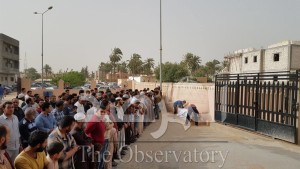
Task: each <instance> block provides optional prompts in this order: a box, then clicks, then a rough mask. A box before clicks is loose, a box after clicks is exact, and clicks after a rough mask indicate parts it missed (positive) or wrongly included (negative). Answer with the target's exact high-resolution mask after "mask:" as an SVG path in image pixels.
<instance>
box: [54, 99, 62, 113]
mask: <svg viewBox="0 0 300 169" xmlns="http://www.w3.org/2000/svg"><path fill="white" fill-rule="evenodd" d="M55 107H56V109H57V110H58V111H62V110H63V109H64V101H62V100H60V101H57V102H56V104H55Z"/></svg>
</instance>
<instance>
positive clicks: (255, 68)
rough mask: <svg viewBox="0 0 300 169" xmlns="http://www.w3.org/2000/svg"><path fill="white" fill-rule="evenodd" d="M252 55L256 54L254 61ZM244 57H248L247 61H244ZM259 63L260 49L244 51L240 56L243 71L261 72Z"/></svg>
mask: <svg viewBox="0 0 300 169" xmlns="http://www.w3.org/2000/svg"><path fill="white" fill-rule="evenodd" d="M254 56H256V62H254ZM245 58H248V63H245ZM261 64H262V56H261V50H257V51H253V52H249V53H245V54H243V56H242V72H243V73H258V72H261Z"/></svg>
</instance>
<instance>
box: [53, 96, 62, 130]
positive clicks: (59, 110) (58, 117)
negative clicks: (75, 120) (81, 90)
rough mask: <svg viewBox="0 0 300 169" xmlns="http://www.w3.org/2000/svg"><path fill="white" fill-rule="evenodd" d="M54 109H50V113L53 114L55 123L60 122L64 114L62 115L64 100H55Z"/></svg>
mask: <svg viewBox="0 0 300 169" xmlns="http://www.w3.org/2000/svg"><path fill="white" fill-rule="evenodd" d="M55 106H56V107H55V109H53V110H52V112H51V114H52V115H53V116H54V118H55V120H56V124H57V125H58V123H59V122H60V120H61V119H62V118H63V117H64V116H65V115H64V111H63V109H64V101H62V100H61V101H57V102H56V104H55Z"/></svg>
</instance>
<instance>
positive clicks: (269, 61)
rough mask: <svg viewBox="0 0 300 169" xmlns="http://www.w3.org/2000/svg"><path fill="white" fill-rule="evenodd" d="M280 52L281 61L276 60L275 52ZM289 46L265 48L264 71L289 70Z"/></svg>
mask: <svg viewBox="0 0 300 169" xmlns="http://www.w3.org/2000/svg"><path fill="white" fill-rule="evenodd" d="M275 53H279V61H277V62H275V61H274V54H275ZM289 61H290V59H289V46H282V47H276V48H269V49H266V50H265V59H264V62H263V67H264V70H263V71H264V72H277V71H288V70H289Z"/></svg>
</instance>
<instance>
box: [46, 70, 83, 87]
mask: <svg viewBox="0 0 300 169" xmlns="http://www.w3.org/2000/svg"><path fill="white" fill-rule="evenodd" d="M60 79H62V80H63V81H64V82H65V83H68V84H70V87H76V86H82V85H83V84H84V83H85V77H84V75H83V74H82V73H81V72H77V71H70V72H65V73H61V74H59V75H57V76H56V77H55V78H53V79H52V82H53V83H54V84H56V85H57V84H58V81H59V80H60Z"/></svg>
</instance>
